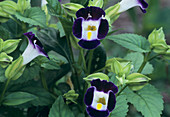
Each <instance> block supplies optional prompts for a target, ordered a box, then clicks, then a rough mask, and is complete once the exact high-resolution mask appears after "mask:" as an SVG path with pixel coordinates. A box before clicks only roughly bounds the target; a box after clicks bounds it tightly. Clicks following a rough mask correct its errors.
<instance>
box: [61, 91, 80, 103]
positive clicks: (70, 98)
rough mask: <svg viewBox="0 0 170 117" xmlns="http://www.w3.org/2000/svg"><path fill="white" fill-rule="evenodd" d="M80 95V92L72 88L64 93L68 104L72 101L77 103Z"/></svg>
mask: <svg viewBox="0 0 170 117" xmlns="http://www.w3.org/2000/svg"><path fill="white" fill-rule="evenodd" d="M78 96H79V94H77V93H75V91H74V90H70V91H68V92H67V93H65V94H64V95H63V97H64V98H65V99H66V104H70V103H71V102H73V103H75V104H77V102H76V101H75V100H77V98H78Z"/></svg>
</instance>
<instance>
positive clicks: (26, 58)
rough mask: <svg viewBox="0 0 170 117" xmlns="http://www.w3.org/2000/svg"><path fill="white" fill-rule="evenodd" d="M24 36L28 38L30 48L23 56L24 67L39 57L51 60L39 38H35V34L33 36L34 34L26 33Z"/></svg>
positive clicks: (28, 47)
mask: <svg viewBox="0 0 170 117" xmlns="http://www.w3.org/2000/svg"><path fill="white" fill-rule="evenodd" d="M24 35H25V36H27V39H28V46H27V48H26V49H25V51H24V52H23V54H22V56H23V65H26V64H28V63H29V62H30V61H32V60H33V59H34V58H36V57H37V56H45V57H47V58H48V59H49V57H48V55H47V53H46V52H45V51H44V49H43V46H42V44H41V42H40V41H39V40H38V38H37V37H35V34H33V33H32V32H28V33H24Z"/></svg>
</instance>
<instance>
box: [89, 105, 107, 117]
mask: <svg viewBox="0 0 170 117" xmlns="http://www.w3.org/2000/svg"><path fill="white" fill-rule="evenodd" d="M86 111H87V112H88V114H89V115H90V117H107V116H108V115H109V111H108V110H106V111H99V110H96V109H93V108H92V107H90V106H89V107H87V109H86Z"/></svg>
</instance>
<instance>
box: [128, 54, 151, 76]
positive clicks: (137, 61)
mask: <svg viewBox="0 0 170 117" xmlns="http://www.w3.org/2000/svg"><path fill="white" fill-rule="evenodd" d="M125 59H127V60H130V61H132V64H133V65H134V70H133V72H137V71H138V69H139V68H140V66H141V65H142V62H143V61H144V56H143V54H141V53H139V52H132V53H129V54H127V55H126V56H125ZM153 70H154V68H153V66H152V65H151V64H150V63H149V62H148V63H147V64H146V65H145V67H144V69H143V70H142V74H151V73H152V72H153Z"/></svg>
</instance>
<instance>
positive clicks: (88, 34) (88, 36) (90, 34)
mask: <svg viewBox="0 0 170 117" xmlns="http://www.w3.org/2000/svg"><path fill="white" fill-rule="evenodd" d="M91 36H92V32H88V33H87V39H88V40H90V39H91Z"/></svg>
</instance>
